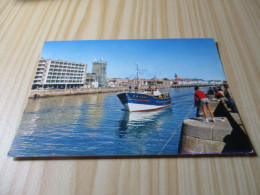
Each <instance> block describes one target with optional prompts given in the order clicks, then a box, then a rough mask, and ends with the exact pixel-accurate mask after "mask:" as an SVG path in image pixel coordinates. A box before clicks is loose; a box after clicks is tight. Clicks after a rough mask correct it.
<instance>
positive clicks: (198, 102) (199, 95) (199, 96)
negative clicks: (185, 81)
mask: <svg viewBox="0 0 260 195" xmlns="http://www.w3.org/2000/svg"><path fill="white" fill-rule="evenodd" d="M194 90H195V91H196V92H195V93H194V100H195V106H201V107H202V110H203V113H204V115H205V119H206V120H205V121H206V122H209V119H208V115H207V111H206V107H207V109H208V111H209V113H210V115H211V117H212V120H213V122H216V120H215V118H214V114H213V112H212V110H211V106H210V104H209V103H210V102H209V99H208V97H207V96H206V94H205V93H204V92H203V91H201V90H199V87H197V86H196V87H195V88H194Z"/></svg>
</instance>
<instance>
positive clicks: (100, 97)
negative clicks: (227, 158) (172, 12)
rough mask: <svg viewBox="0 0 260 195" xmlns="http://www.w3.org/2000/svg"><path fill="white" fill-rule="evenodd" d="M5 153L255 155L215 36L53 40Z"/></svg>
mask: <svg viewBox="0 0 260 195" xmlns="http://www.w3.org/2000/svg"><path fill="white" fill-rule="evenodd" d="M35 66H37V69H36V72H35V77H34V79H33V81H32V86H31V91H30V94H29V100H28V104H27V107H26V108H25V111H24V113H23V117H22V120H21V123H20V126H19V128H18V130H17V133H16V135H15V137H14V140H13V143H12V145H11V148H10V151H9V153H8V156H10V157H18V158H19V157H22V158H24V157H25V158H39V157H85V158H133V157H176V156H178V157H181V156H196V155H198V156H218V155H219V156H221V155H230V154H232V155H254V154H255V153H254V150H253V147H252V144H251V143H250V140H249V138H248V135H247V132H246V129H245V127H244V126H243V123H242V120H241V118H240V116H239V111H238V109H237V106H236V104H235V99H234V97H233V95H232V92H231V90H230V87H229V84H228V82H227V79H226V76H225V74H224V71H223V67H222V64H221V60H220V56H219V53H218V49H217V46H216V42H215V40H214V39H211V38H200V39H139V40H82V41H47V42H45V43H44V46H43V49H42V54H41V57H40V59H39V61H38V63H37V64H35Z"/></svg>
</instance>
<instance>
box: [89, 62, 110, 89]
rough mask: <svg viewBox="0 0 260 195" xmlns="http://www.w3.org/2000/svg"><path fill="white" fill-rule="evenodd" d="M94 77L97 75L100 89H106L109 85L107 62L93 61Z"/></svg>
mask: <svg viewBox="0 0 260 195" xmlns="http://www.w3.org/2000/svg"><path fill="white" fill-rule="evenodd" d="M92 64H93V68H92V75H95V77H96V82H98V86H99V87H106V85H107V80H106V78H107V61H103V59H102V58H101V59H100V61H93V63H92Z"/></svg>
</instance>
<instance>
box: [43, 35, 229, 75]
mask: <svg viewBox="0 0 260 195" xmlns="http://www.w3.org/2000/svg"><path fill="white" fill-rule="evenodd" d="M41 57H44V58H50V59H54V60H58V59H60V60H68V61H75V62H82V63H85V64H88V68H87V72H91V71H92V61H93V60H99V59H100V58H103V59H104V60H106V61H108V65H107V77H108V78H111V77H120V78H126V77H129V78H134V77H135V76H136V64H138V67H139V69H140V77H141V78H147V79H149V78H152V77H154V76H156V77H157V78H169V79H173V78H174V74H175V73H177V75H178V76H179V77H180V78H200V79H204V80H226V79H225V75H224V71H223V68H222V65H221V62H220V58H219V55H218V52H217V48H216V44H215V41H214V39H208V38H207V39H139V40H89V41H48V42H45V43H44V46H43V50H42V55H41Z"/></svg>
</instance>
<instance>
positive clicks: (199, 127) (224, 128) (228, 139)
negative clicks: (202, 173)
mask: <svg viewBox="0 0 260 195" xmlns="http://www.w3.org/2000/svg"><path fill="white" fill-rule="evenodd" d="M212 108H213V110H214V116H215V117H216V118H217V120H216V122H208V123H206V122H202V117H200V114H199V115H197V116H198V117H196V118H192V119H186V120H184V121H183V123H182V130H181V138H180V143H179V153H180V154H190V153H195V154H201V153H202V154H205V153H210V154H212V153H215V154H221V153H222V154H223V153H234V152H235V153H240V152H249V153H251V152H252V146H251V144H250V141H249V138H248V136H247V134H246V132H245V129H244V127H243V124H242V122H241V119H240V116H239V114H238V113H234V112H231V111H230V110H229V109H228V108H227V107H226V106H225V104H224V103H222V102H219V103H217V106H216V102H214V101H212ZM199 112H200V110H199V111H197V113H199Z"/></svg>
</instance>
